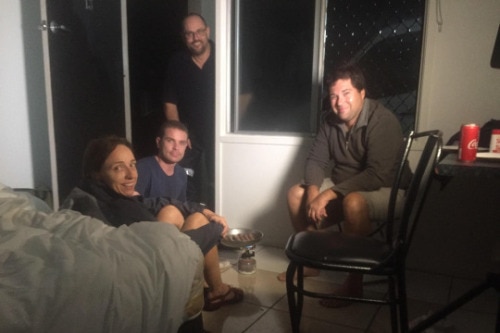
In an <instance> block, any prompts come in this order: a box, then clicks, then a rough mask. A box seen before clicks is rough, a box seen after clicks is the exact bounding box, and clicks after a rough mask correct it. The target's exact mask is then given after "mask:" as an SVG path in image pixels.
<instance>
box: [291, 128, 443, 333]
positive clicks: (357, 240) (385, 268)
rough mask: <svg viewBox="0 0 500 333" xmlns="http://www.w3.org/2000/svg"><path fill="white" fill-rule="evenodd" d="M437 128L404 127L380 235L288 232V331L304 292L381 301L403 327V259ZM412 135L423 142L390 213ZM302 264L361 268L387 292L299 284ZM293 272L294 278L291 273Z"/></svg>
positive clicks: (434, 156)
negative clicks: (353, 292)
mask: <svg viewBox="0 0 500 333" xmlns="http://www.w3.org/2000/svg"><path fill="white" fill-rule="evenodd" d="M441 136H442V134H441V132H440V131H439V130H434V131H427V132H421V133H413V132H412V133H410V134H409V135H408V136H407V138H406V139H405V143H404V145H403V148H402V149H401V153H400V163H399V168H398V171H397V175H396V178H395V181H394V184H393V186H392V192H391V196H390V200H389V208H388V209H389V211H388V213H389V214H388V220H387V221H386V222H385V223H384V228H385V230H384V233H383V238H384V239H376V238H374V237H361V236H353V235H347V234H345V233H342V232H340V231H331V230H329V231H301V232H298V233H296V234H293V235H292V236H290V238H289V240H288V243H287V245H286V250H285V251H286V255H287V256H288V258H289V259H290V264H289V265H288V269H287V272H286V289H287V297H288V306H289V310H290V319H291V324H292V331H293V332H294V333H297V332H299V326H300V320H301V316H302V307H303V300H304V296H309V297H316V298H327V299H340V300H347V301H352V302H365V303H373V304H387V305H390V307H391V326H392V331H393V332H398V329H399V330H401V332H406V331H408V315H407V305H406V283H405V269H406V265H405V261H406V256H407V253H408V248H409V246H410V243H411V239H412V235H413V233H414V231H415V227H416V225H417V221H418V218H419V215H420V211H421V209H422V206H423V204H424V200H425V197H426V194H427V190H428V188H429V184H430V180H431V176H432V174H433V173H434V166H435V163H436V162H437V160H438V158H439V155H440V152H441V146H442V138H441ZM415 139H418V141H421V140H422V141H424V143H425V145H424V148H423V151H422V154H421V155H420V157H419V159H418V162H417V164H416V167H415V170H414V172H413V177H412V180H411V183H410V185H409V187H408V189H407V190H406V193H405V202H404V208H403V212H402V214H401V216H400V217H399V218H398V219H397V221H396V219H395V207H396V194H397V190H398V189H399V187H400V186H399V184H400V181H401V178H402V174H403V170H404V168H405V165H406V164H407V163H408V156H409V154H410V150H411V147H412V144H413V143H414V141H415ZM304 266H306V267H313V268H317V269H320V270H330V271H340V272H349V273H361V274H369V275H375V276H380V277H384V282H387V284H388V295H387V296H386V297H384V298H381V299H373V298H357V297H345V296H337V295H332V294H328V293H321V292H313V291H310V290H305V289H304V275H303V271H304ZM295 273H296V282H294V276H295Z"/></svg>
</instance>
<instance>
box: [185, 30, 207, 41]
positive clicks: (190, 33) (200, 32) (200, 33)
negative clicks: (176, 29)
mask: <svg viewBox="0 0 500 333" xmlns="http://www.w3.org/2000/svg"><path fill="white" fill-rule="evenodd" d="M206 33H207V28H202V29H198V30H196V31H185V32H184V37H186V39H193V38H194V36H196V37H205V35H206Z"/></svg>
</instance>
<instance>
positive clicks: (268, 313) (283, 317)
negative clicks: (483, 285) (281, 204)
mask: <svg viewBox="0 0 500 333" xmlns="http://www.w3.org/2000/svg"><path fill="white" fill-rule="evenodd" d="M254 251H255V260H256V262H257V271H256V272H255V273H254V274H248V275H245V274H241V273H239V272H238V259H239V257H240V256H241V253H242V252H243V250H241V249H227V248H221V249H219V255H220V258H221V260H227V261H229V263H230V266H229V268H228V269H227V270H225V271H224V272H223V273H222V279H223V281H224V282H225V283H228V284H231V285H233V286H235V287H239V288H242V289H243V290H244V291H245V299H244V301H243V302H242V303H239V304H234V305H230V306H226V307H222V308H221V309H219V310H217V311H215V312H204V313H203V317H204V322H205V329H207V330H209V331H210V332H213V333H240V332H241V333H253V332H266V333H267V332H270V333H281V332H284V333H288V332H291V325H290V317H289V314H288V302H287V297H286V286H285V283H284V282H281V281H278V280H277V279H276V275H277V274H278V273H280V272H283V271H285V270H286V267H287V266H288V259H287V258H286V255H285V253H284V250H283V249H280V248H273V247H266V246H259V245H258V244H257V246H256V248H255V250H254ZM345 277H346V274H344V273H337V272H326V271H322V272H321V273H320V276H318V277H314V278H307V279H306V280H305V284H306V286H307V288H309V289H312V290H317V291H318V290H321V291H326V292H331V291H333V290H334V289H335V288H337V287H338V286H339V285H340V284H341V283H342V282H343V281H344V279H345ZM377 279H378V278H377V277H373V276H365V280H364V281H365V286H364V293H365V296H372V297H381V296H383V295H384V294H385V293H386V286H385V284H382V283H378V282H377ZM477 282H478V281H471V280H464V279H452V277H447V276H444V275H440V274H429V273H423V272H417V271H412V270H410V271H408V273H407V294H408V317H409V321H410V322H413V323H414V322H417V321H418V320H419V319H421V318H423V317H424V316H426V315H429V314H430V313H432V312H433V311H435V310H437V309H438V308H440V307H442V306H443V305H444V304H446V303H447V302H448V300H449V299H450V298H451V299H454V298H456V297H457V296H459V295H460V294H462V293H463V292H464V291H466V290H468V289H469V288H470V287H472V286H473V285H475V283H477ZM496 302H497V298H496V294H495V292H494V291H492V290H488V291H486V292H485V293H484V294H482V295H481V296H479V297H478V298H477V299H474V300H473V301H472V302H470V303H468V304H466V305H464V306H463V307H462V308H460V309H459V310H458V311H456V312H454V313H452V314H451V315H450V316H449V317H448V318H446V319H445V320H442V321H440V322H438V323H436V324H435V325H434V326H432V327H431V328H429V329H428V330H426V332H425V333H441V332H443V333H444V332H447V333H451V332H453V333H465V332H494V329H495V316H496ZM390 331H391V330H390V311H389V307H388V306H379V305H372V304H361V303H354V304H351V305H350V306H348V307H345V308H339V309H328V308H324V307H322V306H321V305H319V303H318V299H314V298H310V297H305V298H304V309H303V315H302V319H301V332H302V333H312V332H315V333H316V332H318V333H322V332H336V333H337V332H339V333H361V332H366V333H368V332H369V333H383V332H390Z"/></svg>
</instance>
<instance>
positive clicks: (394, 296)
mask: <svg viewBox="0 0 500 333" xmlns="http://www.w3.org/2000/svg"><path fill="white" fill-rule="evenodd" d="M388 283H389V299H390V300H391V303H390V309H391V332H392V333H397V332H398V331H399V329H398V326H399V325H398V314H399V311H398V310H399V307H398V303H397V302H398V291H397V282H396V281H395V280H394V277H393V276H389V281H388Z"/></svg>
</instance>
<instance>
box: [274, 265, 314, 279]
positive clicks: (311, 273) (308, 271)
mask: <svg viewBox="0 0 500 333" xmlns="http://www.w3.org/2000/svg"><path fill="white" fill-rule="evenodd" d="M318 275H319V269H316V268H310V267H304V277H313V276H318ZM276 278H277V279H278V281H286V272H281V273H279V274H278V276H276ZM293 279H294V280H296V279H297V273H295V276H294V277H293Z"/></svg>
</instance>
